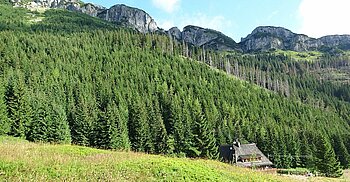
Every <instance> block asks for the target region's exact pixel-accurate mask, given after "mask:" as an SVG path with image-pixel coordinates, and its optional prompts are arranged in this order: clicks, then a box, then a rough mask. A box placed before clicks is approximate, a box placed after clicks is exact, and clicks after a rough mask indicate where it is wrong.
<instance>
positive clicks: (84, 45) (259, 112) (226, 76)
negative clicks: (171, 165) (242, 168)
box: [0, 5, 350, 177]
mask: <svg viewBox="0 0 350 182" xmlns="http://www.w3.org/2000/svg"><path fill="white" fill-rule="evenodd" d="M0 14H1V16H0V42H1V44H0V83H1V85H0V134H1V135H4V134H6V135H11V136H15V137H22V138H25V139H27V140H30V141H35V142H50V143H72V144H76V145H83V146H91V147H96V148H102V149H115V150H132V151H137V152H146V153H152V154H169V155H175V156H186V157H201V158H209V159H218V146H220V145H221V144H228V143H232V142H233V141H234V140H235V139H236V138H239V139H240V140H242V141H243V142H255V143H257V145H258V147H259V148H260V149H261V150H262V151H263V152H264V153H265V154H266V155H267V156H269V158H270V159H271V160H272V161H273V163H274V164H275V165H276V167H278V168H295V167H305V168H309V169H313V170H317V171H320V172H322V173H324V174H325V175H327V176H334V177H336V176H339V175H341V173H342V172H341V168H348V167H349V165H350V155H349V151H350V132H349V131H350V126H349V124H350V95H349V94H350V86H349V83H344V82H335V81H332V80H326V79H321V78H320V76H319V74H318V73H319V71H322V68H334V69H335V68H338V67H344V66H345V67H346V66H349V63H350V59H349V57H347V56H344V55H332V54H327V53H325V54H324V55H323V56H322V57H320V58H319V59H318V60H315V61H311V62H310V61H295V60H293V59H292V58H291V57H290V56H287V55H276V54H274V53H256V54H249V55H246V54H242V53H236V52H231V53H230V52H225V53H222V52H215V51H210V50H206V49H205V48H198V47H193V46H191V45H187V44H185V43H183V42H178V41H175V40H173V39H172V38H169V37H168V36H166V35H163V34H161V33H159V34H157V33H155V34H140V33H137V32H135V31H132V30H129V29H124V28H118V27H115V26H114V25H112V24H109V23H107V22H104V21H102V20H99V19H95V18H92V17H89V16H88V15H83V14H78V13H73V12H68V11H62V10H48V11H46V12H45V13H44V15H39V13H34V12H32V14H34V15H35V14H37V15H36V16H45V18H44V19H43V20H42V21H41V22H37V23H32V22H31V23H28V19H29V18H30V16H31V15H28V12H27V10H24V9H20V8H16V9H14V8H12V7H10V6H7V5H0ZM28 16H29V17H28ZM325 164H327V165H325Z"/></svg>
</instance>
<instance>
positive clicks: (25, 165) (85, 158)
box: [0, 137, 293, 181]
mask: <svg viewBox="0 0 350 182" xmlns="http://www.w3.org/2000/svg"><path fill="white" fill-rule="evenodd" d="M0 181H293V180H292V179H290V178H288V177H281V176H277V175H272V174H264V173H260V172H256V171H251V170H249V169H244V168H238V167H234V166H231V165H227V164H224V163H221V162H218V161H209V160H194V159H185V158H171V157H165V156H157V155H147V154H141V153H134V152H114V151H105V150H98V149H92V148H87V147H79V146H71V145H49V144H36V143H30V142H27V141H24V140H20V139H16V138H11V137H0Z"/></svg>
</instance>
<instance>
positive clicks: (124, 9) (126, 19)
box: [97, 4, 158, 33]
mask: <svg viewBox="0 0 350 182" xmlns="http://www.w3.org/2000/svg"><path fill="white" fill-rule="evenodd" d="M97 17H99V18H101V19H104V20H107V21H110V22H114V23H116V24H118V25H123V26H127V27H130V28H133V29H136V30H138V31H139V32H142V33H149V32H155V31H157V30H158V26H157V23H156V22H155V21H154V19H153V18H152V17H151V16H150V15H149V14H147V13H146V12H145V11H143V10H140V9H137V8H132V7H128V6H125V5H122V4H121V5H120V4H118V5H115V6H112V7H111V8H110V9H107V10H105V11H103V12H101V13H100V14H98V15H97Z"/></svg>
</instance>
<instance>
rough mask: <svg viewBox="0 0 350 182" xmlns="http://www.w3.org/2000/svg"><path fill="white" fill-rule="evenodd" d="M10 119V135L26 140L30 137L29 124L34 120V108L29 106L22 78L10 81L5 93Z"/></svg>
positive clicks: (14, 78) (17, 76)
mask: <svg viewBox="0 0 350 182" xmlns="http://www.w3.org/2000/svg"><path fill="white" fill-rule="evenodd" d="M5 98H6V103H7V110H8V118H9V119H10V123H11V129H10V132H9V134H10V135H12V136H15V137H21V138H25V137H26V136H27V135H28V131H29V127H28V126H29V124H30V123H31V120H32V108H31V107H30V105H29V101H28V100H29V99H28V95H27V93H26V90H25V88H24V83H23V80H22V79H21V76H19V75H16V77H12V78H11V79H10V80H9V83H8V85H7V88H6V93H5Z"/></svg>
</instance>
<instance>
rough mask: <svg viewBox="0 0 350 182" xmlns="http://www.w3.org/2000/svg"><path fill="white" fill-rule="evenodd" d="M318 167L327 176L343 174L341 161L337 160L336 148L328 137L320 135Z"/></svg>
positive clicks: (317, 153) (317, 154)
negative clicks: (334, 148)
mask: <svg viewBox="0 0 350 182" xmlns="http://www.w3.org/2000/svg"><path fill="white" fill-rule="evenodd" d="M316 156H317V161H316V167H317V170H318V171H319V172H321V173H322V174H324V175H325V176H327V177H340V176H341V175H343V170H342V169H341V166H340V162H338V161H337V158H336V155H335V153H334V150H333V148H332V146H331V144H330V142H329V141H328V139H327V138H325V137H324V136H322V135H320V138H319V140H318V142H317V152H316Z"/></svg>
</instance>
